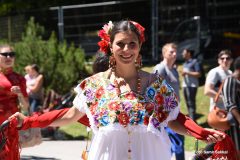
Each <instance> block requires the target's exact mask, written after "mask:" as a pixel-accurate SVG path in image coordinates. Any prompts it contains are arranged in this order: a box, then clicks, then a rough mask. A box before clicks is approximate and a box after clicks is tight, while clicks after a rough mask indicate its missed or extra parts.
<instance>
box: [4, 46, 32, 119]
mask: <svg viewBox="0 0 240 160" xmlns="http://www.w3.org/2000/svg"><path fill="white" fill-rule="evenodd" d="M15 56H16V53H15V52H14V50H13V47H11V46H10V45H8V44H4V45H0V123H2V122H3V121H4V120H6V119H7V118H8V117H9V116H10V115H12V114H13V113H15V112H17V111H19V106H21V107H23V109H24V110H27V109H28V106H29V103H28V97H27V92H26V81H25V79H24V77H23V76H22V75H20V74H18V73H16V72H14V71H13V66H14V63H15ZM19 102H20V104H19Z"/></svg>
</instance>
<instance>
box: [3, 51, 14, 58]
mask: <svg viewBox="0 0 240 160" xmlns="http://www.w3.org/2000/svg"><path fill="white" fill-rule="evenodd" d="M0 55H1V56H4V57H8V56H9V57H15V56H16V53H15V52H4V53H0Z"/></svg>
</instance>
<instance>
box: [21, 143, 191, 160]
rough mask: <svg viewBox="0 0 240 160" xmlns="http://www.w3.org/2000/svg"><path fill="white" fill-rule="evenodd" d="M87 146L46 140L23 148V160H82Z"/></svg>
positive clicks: (188, 159)
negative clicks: (82, 154)
mask: <svg viewBox="0 0 240 160" xmlns="http://www.w3.org/2000/svg"><path fill="white" fill-rule="evenodd" d="M85 147H86V141H78V140H75V141H49V140H47V141H46V140H44V141H43V142H42V143H41V144H40V145H38V146H34V147H30V148H23V149H22V151H21V160H81V153H82V151H83V149H85ZM185 156H186V160H190V159H191V157H192V156H193V153H192V152H186V153H185ZM172 160H175V158H172Z"/></svg>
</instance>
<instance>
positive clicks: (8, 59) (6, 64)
mask: <svg viewBox="0 0 240 160" xmlns="http://www.w3.org/2000/svg"><path fill="white" fill-rule="evenodd" d="M12 51H13V50H12V49H11V47H7V46H6V47H2V48H0V68H3V69H6V68H10V67H13V65H14V61H15V56H9V55H7V56H5V55H4V53H11V52H12ZM1 53H2V54H1Z"/></svg>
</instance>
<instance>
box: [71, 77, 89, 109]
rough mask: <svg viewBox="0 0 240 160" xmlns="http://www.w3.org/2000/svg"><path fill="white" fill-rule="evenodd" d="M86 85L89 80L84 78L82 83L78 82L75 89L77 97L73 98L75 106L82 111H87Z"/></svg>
mask: <svg viewBox="0 0 240 160" xmlns="http://www.w3.org/2000/svg"><path fill="white" fill-rule="evenodd" d="M86 85H87V80H83V81H82V82H81V83H80V84H78V85H77V86H76V87H75V88H74V91H75V92H76V93H77V95H76V97H75V98H74V100H73V106H74V107H76V108H77V109H78V110H79V111H80V112H83V113H86V109H87V104H86V96H85V94H84V93H85V92H86V88H87V87H86Z"/></svg>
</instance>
